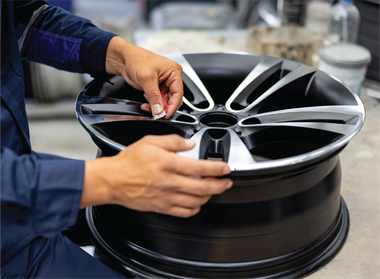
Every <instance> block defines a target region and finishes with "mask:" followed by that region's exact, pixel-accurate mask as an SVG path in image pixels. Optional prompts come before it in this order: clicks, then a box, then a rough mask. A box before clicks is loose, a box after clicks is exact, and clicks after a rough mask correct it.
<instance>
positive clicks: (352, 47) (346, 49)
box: [318, 43, 371, 95]
mask: <svg viewBox="0 0 380 279" xmlns="http://www.w3.org/2000/svg"><path fill="white" fill-rule="evenodd" d="M319 57H320V60H319V67H318V68H319V69H320V70H321V71H324V72H326V73H328V74H330V75H332V76H334V77H336V78H338V79H339V80H341V81H342V82H343V83H344V84H346V85H348V86H349V87H351V88H352V89H353V90H354V91H355V92H356V94H358V95H359V94H360V91H361V87H362V83H363V80H364V78H365V75H366V73H367V66H368V64H369V63H370V62H371V53H370V52H369V50H368V49H366V48H365V47H362V46H359V45H356V44H351V43H339V44H335V45H331V46H325V47H322V48H321V49H320V51H319Z"/></svg>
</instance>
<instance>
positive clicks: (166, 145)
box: [143, 135, 195, 155]
mask: <svg viewBox="0 0 380 279" xmlns="http://www.w3.org/2000/svg"><path fill="white" fill-rule="evenodd" d="M143 140H144V141H146V142H149V143H150V144H153V145H155V146H158V147H161V148H163V149H165V150H167V151H172V152H179V151H187V150H190V149H192V148H193V147H194V146H195V142H194V141H193V140H189V139H185V138H183V137H181V136H179V135H164V136H152V135H149V136H145V137H144V138H143ZM173 155H174V154H173Z"/></svg>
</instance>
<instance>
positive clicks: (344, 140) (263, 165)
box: [75, 51, 366, 172]
mask: <svg viewBox="0 0 380 279" xmlns="http://www.w3.org/2000/svg"><path fill="white" fill-rule="evenodd" d="M192 54H235V55H249V56H260V57H269V58H273V57H270V56H265V55H258V54H253V53H248V52H240V51H223V52H212V51H200V52H183V53H172V54H168V55H165V56H166V57H167V58H169V59H170V57H173V56H175V55H192ZM276 59H280V60H283V61H290V60H287V59H282V58H276ZM290 62H293V63H298V64H300V65H302V64H301V63H299V62H295V61H290ZM318 71H319V72H322V71H320V70H318V69H316V72H318ZM325 74H326V75H328V76H329V77H330V78H332V79H334V80H335V81H336V82H338V83H340V84H341V85H343V86H344V87H345V88H346V89H347V90H348V91H349V92H350V93H351V94H352V95H353V97H354V98H355V100H356V102H357V106H358V107H359V110H360V111H361V113H360V114H359V115H358V117H359V119H358V121H359V122H360V123H359V124H358V125H357V126H356V129H355V130H354V131H353V132H352V133H351V134H350V135H348V136H347V135H346V136H343V137H341V138H340V139H337V140H336V141H334V142H332V143H330V144H328V145H327V146H324V147H321V148H318V149H316V150H313V151H310V152H307V153H304V154H301V155H296V156H291V157H288V158H283V159H275V160H270V161H265V162H256V163H253V164H246V165H235V166H230V170H231V171H233V172H238V171H255V170H264V169H278V168H282V167H289V166H296V165H299V164H302V163H306V162H308V161H313V160H315V159H318V158H321V157H324V156H327V155H328V154H331V153H333V152H335V151H337V150H339V149H340V148H342V147H344V146H345V145H346V144H348V143H349V141H350V140H351V139H352V138H353V137H354V136H355V135H356V134H357V133H358V132H359V131H360V129H361V128H362V126H363V125H364V121H365V117H366V113H365V107H364V105H363V103H362V101H361V100H360V98H359V96H358V95H357V94H356V93H355V91H354V90H353V89H352V88H350V87H349V86H347V85H346V84H344V83H343V82H342V81H340V80H339V79H337V78H336V77H334V76H332V75H330V74H327V73H325ZM94 81H95V80H93V81H91V82H90V83H88V84H87V85H85V86H84V87H83V89H82V90H81V92H80V93H79V95H78V97H77V99H76V110H75V113H76V116H77V118H78V120H79V122H80V123H81V125H82V126H83V127H84V128H85V130H86V131H87V132H88V133H89V134H90V136H91V137H92V138H96V140H98V141H100V142H101V143H103V144H105V145H106V146H108V147H110V148H112V149H115V150H117V151H122V150H124V149H125V148H126V146H124V145H122V144H120V143H117V142H115V141H114V140H112V139H110V138H107V137H106V136H104V135H102V134H101V133H100V132H98V131H97V130H95V129H94V128H93V127H92V126H91V125H88V124H86V123H85V121H84V119H83V118H82V112H81V105H82V100H81V98H82V95H84V94H85V92H86V91H87V89H88V88H89V87H90V86H91V85H92V84H93V83H94ZM208 112H210V111H205V113H208ZM146 121H154V120H146Z"/></svg>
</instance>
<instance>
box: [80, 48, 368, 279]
mask: <svg viewBox="0 0 380 279" xmlns="http://www.w3.org/2000/svg"><path fill="white" fill-rule="evenodd" d="M168 57H169V58H171V59H172V60H174V61H176V62H178V63H179V64H181V65H182V68H183V72H184V74H183V81H184V92H185V96H184V98H183V101H184V104H183V106H182V107H181V108H180V110H179V111H178V112H177V113H176V114H175V115H174V116H173V117H172V118H171V119H170V120H161V121H153V120H152V117H151V116H150V115H149V114H147V113H146V112H143V111H141V110H140V105H141V102H144V100H143V99H142V98H141V95H137V94H138V92H136V90H134V89H132V88H131V87H130V86H128V85H127V84H126V83H125V82H124V81H123V79H122V78H121V77H115V78H113V79H112V81H113V82H114V84H115V85H113V86H111V85H109V84H107V83H104V82H102V81H98V80H94V81H93V82H91V83H90V84H88V85H87V86H86V87H85V88H84V89H83V90H82V92H81V93H80V94H79V97H78V99H77V103H76V112H77V116H78V119H79V121H80V123H81V124H82V125H83V126H84V128H85V129H86V130H87V131H88V132H89V134H90V135H91V136H92V138H93V139H94V141H95V143H96V144H97V145H98V146H99V148H100V149H101V150H102V152H103V154H104V155H112V154H116V153H117V152H119V151H121V150H123V149H124V148H125V147H126V146H128V145H129V144H131V143H133V142H135V141H136V140H138V139H140V138H142V137H143V136H144V135H147V134H154V135H164V134H173V133H174V134H178V135H180V136H182V137H186V138H191V139H193V140H194V141H195V142H196V147H195V148H194V149H192V150H190V151H187V152H180V153H179V155H181V156H184V157H189V158H193V159H211V160H223V161H226V162H228V164H229V166H230V168H231V170H232V173H231V177H232V179H233V180H234V186H233V187H232V188H231V189H230V190H229V191H227V192H225V193H224V194H222V195H220V196H215V197H213V198H212V199H211V200H210V202H209V203H207V204H206V205H205V206H203V207H202V210H201V212H200V213H199V214H198V215H196V216H194V217H191V218H189V219H179V218H174V217H170V216H165V215H159V214H154V213H141V212H135V211H131V210H128V209H125V208H119V207H115V206H105V207H97V208H91V209H88V216H90V217H91V216H92V217H93V216H96V218H95V219H96V220H98V223H97V224H96V222H95V221H94V222H93V223H91V222H90V227H92V232H93V233H94V235H96V234H98V235H100V236H99V237H100V239H103V240H102V241H103V242H104V241H105V243H107V242H109V241H111V242H112V241H113V240H111V239H116V238H120V239H124V240H125V241H124V242H123V243H124V248H122V250H120V249H121V248H120V249H115V245H116V246H120V245H121V244H120V243H118V242H116V243H115V244H114V246H112V245H101V244H99V245H100V246H101V248H100V249H103V250H104V251H103V252H104V253H105V254H107V253H109V255H110V257H113V259H114V260H116V261H119V260H117V258H124V260H121V261H119V263H120V265H122V266H125V267H126V268H127V269H128V270H133V271H134V272H135V273H137V274H139V275H141V276H146V277H149V276H153V277H155V276H162V277H167V276H170V277H178V278H181V276H182V275H183V277H189V278H193V277H218V276H219V277H220V276H223V277H225V276H227V277H236V276H238V277H260V276H272V277H273V276H274V277H275V276H278V275H279V274H280V273H281V274H283V275H284V274H295V270H297V266H301V265H305V268H304V269H301V270H303V271H302V272H303V273H302V272H301V273H302V274H306V273H309V272H311V271H314V270H316V269H317V268H318V267H320V266H322V265H323V264H326V262H328V261H329V260H330V259H331V255H334V254H336V253H337V251H339V249H340V247H341V246H342V245H343V243H344V240H345V238H346V236H347V233H348V222H349V221H348V211H347V209H346V207H345V205H344V202H343V200H341V198H340V181H341V169H340V163H339V158H338V155H339V152H340V151H341V150H342V149H343V148H344V147H345V145H346V144H347V143H348V142H349V141H350V140H351V139H352V138H353V137H354V136H355V135H356V134H357V133H358V132H359V130H360V128H361V126H362V125H363V122H364V118H365V111H364V107H363V104H362V103H361V101H360V99H359V98H358V97H357V95H356V94H355V93H354V92H353V91H352V90H351V89H350V88H347V87H346V86H344V85H343V84H342V83H340V82H339V81H338V80H336V79H334V78H333V77H331V76H328V75H327V74H325V73H323V72H321V71H318V70H316V69H313V68H311V67H309V66H306V65H302V64H300V63H297V62H293V61H289V60H284V59H278V58H271V57H266V56H260V55H253V54H247V53H228V52H227V53H188V54H172V55H169V56H168ZM140 94H141V93H140ZM125 96H126V97H125ZM129 96H131V98H129ZM136 96H139V97H136ZM295 205H297V206H295ZM295 207H297V208H295ZM242 208H243V209H244V210H243V209H242ZM257 211H259V212H260V211H263V213H261V214H256V213H255V212H257ZM121 212H122V214H123V216H128V220H129V222H130V224H131V226H132V227H133V229H132V230H131V231H127V232H126V231H125V230H124V229H123V228H122V227H120V225H119V224H118V223H119V222H120V220H119V218H115V217H112V216H115V215H116V216H118V215H120V214H119V213H121ZM246 212H250V214H251V215H249V216H248V217H247V216H245V215H246V214H247V213H246ZM226 216H228V218H227V217H226ZM239 216H240V217H239ZM242 216H243V217H242ZM244 216H245V217H244ZM273 216H276V217H273ZM92 217H91V218H92ZM93 219H94V218H93ZM99 220H101V221H99ZM226 220H229V221H228V222H229V223H228V222H227V221H226ZM125 221H126V220H125ZM226 222H227V223H228V224H227V223H226ZM269 223H270V224H269ZM101 224H103V225H101ZM301 224H302V225H301ZM220 226H222V228H221V227H220ZM223 226H224V228H223ZM106 228H109V231H108V229H106ZM162 228H166V229H164V230H163V229H162ZM310 228H314V231H309V230H310ZM98 230H101V231H102V232H103V234H99V231H98ZM107 231H108V232H107ZM110 231H113V232H115V231H116V232H119V233H116V234H114V233H110ZM205 231H206V232H205ZM258 231H261V232H262V234H261V236H260V234H259V235H257V232H258ZM282 231H283V232H282ZM305 231H306V232H307V233H306V235H305V234H304V232H305ZM137 235H145V236H146V237H147V238H148V237H149V238H154V239H157V242H162V243H165V242H173V243H176V246H181V245H183V247H186V249H187V251H188V252H182V253H179V254H178V251H176V249H175V248H173V247H172V248H168V247H166V248H165V247H162V246H161V245H159V244H158V243H157V242H155V241H146V238H141V237H138V236H137ZM294 235H296V238H294V237H293V236H294ZM326 235H328V236H326ZM323 236H325V237H323ZM99 237H95V236H94V238H95V241H98V243H101V242H102V241H100V240H99ZM205 237H206V238H207V239H208V240H209V242H207V241H206V242H204V239H203V238H205ZM237 237H240V238H241V241H240V240H239V241H237V240H236V238H237ZM280 237H283V238H284V240H286V241H285V243H283V242H281V241H279V240H278V238H280ZM297 238H298V239H297ZM96 239H98V240H96ZM105 239H106V240H105ZM173 239H177V240H178V239H182V242H178V241H177V240H175V241H174V240H173ZM232 239H235V240H232ZM271 239H272V241H271V242H272V244H270V245H269V244H268V245H265V242H268V241H269V240H271ZM273 239H277V240H273ZM337 239H338V240H339V241H338V240H337ZM197 241H198V243H202V245H200V247H197V244H196V243H197ZM234 241H235V242H234ZM103 242H102V243H103ZM125 243H127V244H125ZM210 243H213V245H211V244H210ZM247 243H248V244H249V243H255V245H256V247H258V249H257V251H254V249H247V248H246V246H247ZM262 243H264V244H263V245H262ZM268 243H269V242H268ZM332 244H334V245H332ZM331 245H332V246H331ZM105 246H107V247H108V248H105ZM122 246H123V245H122ZM136 247H137V248H136ZM201 247H206V248H204V249H203V248H201ZM215 247H219V248H220V249H222V248H223V249H224V250H223V249H222V250H223V251H224V252H225V253H226V254H228V252H227V251H230V252H231V251H232V252H233V253H235V255H234V256H225V255H224V256H221V254H220V253H221V252H220V251H221V250H220V249H218V248H215ZM306 247H309V248H307V249H309V250H307V249H306ZM321 247H325V248H323V249H322V248H321ZM326 247H330V248H326ZM331 247H332V248H331ZM123 249H125V250H123ZM329 249H330V250H329ZM137 250H138V251H139V252H136V251H137ZM201 250H205V251H204V252H205V253H206V254H202V255H203V256H202V255H199V251H201ZM306 250H307V251H308V253H306V254H307V255H301V254H300V253H301V252H300V251H306ZM328 250H329V251H330V253H327V252H326V251H328ZM123 251H124V252H123ZM131 251H134V252H133V253H132V252H131ZM143 251H145V252H146V253H147V254H146V255H144V252H143ZM239 251H241V252H240V253H239ZM297 251H298V252H297ZM123 253H127V254H132V256H131V257H128V256H126V255H124V256H123ZM149 253H150V254H149ZM197 253H198V254H197ZM218 253H219V254H218ZM292 253H296V254H297V253H298V254H297V257H295V256H294V255H293V256H290V255H291V254H292ZM148 254H149V255H150V256H147V255H148ZM322 254H324V255H327V254H329V255H330V256H325V257H322V259H321V255H322ZM112 255H113V256H112ZM115 255H118V256H115ZM155 255H159V257H161V260H159V261H158V262H159V263H158V262H157V260H156V259H155ZM195 255H196V256H195ZM281 257H285V259H286V262H288V263H290V264H288V265H284V264H283V263H282V260H280V258H281ZM139 259H140V260H141V261H139ZM173 259H176V260H174V262H176V261H177V268H173V264H175V263H173ZM316 259H320V260H319V261H318V264H315V262H317V260H316ZM262 260H265V261H270V262H271V263H270V264H269V263H268V266H267V267H264V266H263V265H261V263H262ZM186 261H189V262H195V265H192V264H189V262H188V263H185V262H186ZM132 263H133V264H132ZM149 263H150V265H149ZM181 263H182V265H181ZM196 263H198V264H196ZM201 263H202V264H201ZM310 266H313V268H311V267H310ZM152 270H154V271H152ZM298 270H300V269H299V268H298ZM279 271H280V273H278V272H279ZM301 273H300V274H301Z"/></svg>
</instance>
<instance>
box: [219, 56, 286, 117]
mask: <svg viewBox="0 0 380 279" xmlns="http://www.w3.org/2000/svg"><path fill="white" fill-rule="evenodd" d="M279 64H282V61H279V60H277V59H271V58H264V59H263V60H262V61H260V63H259V64H257V65H256V66H255V67H254V68H253V69H252V71H251V72H250V73H249V74H248V75H247V77H246V78H245V79H244V80H243V81H242V83H241V84H240V85H239V86H238V87H237V88H236V90H235V91H234V93H232V95H231V96H230V98H228V100H227V102H226V108H227V110H229V111H231V112H235V113H237V112H240V111H241V110H234V109H233V108H231V105H232V103H233V102H234V101H235V100H236V98H238V97H239V95H240V94H241V93H242V92H243V91H244V89H246V88H247V86H249V85H250V84H251V83H252V82H254V81H255V80H257V79H258V78H259V77H260V76H262V75H264V74H265V73H266V72H268V71H269V70H271V69H273V68H277V67H276V66H277V65H279ZM258 85H259V84H258Z"/></svg>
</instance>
